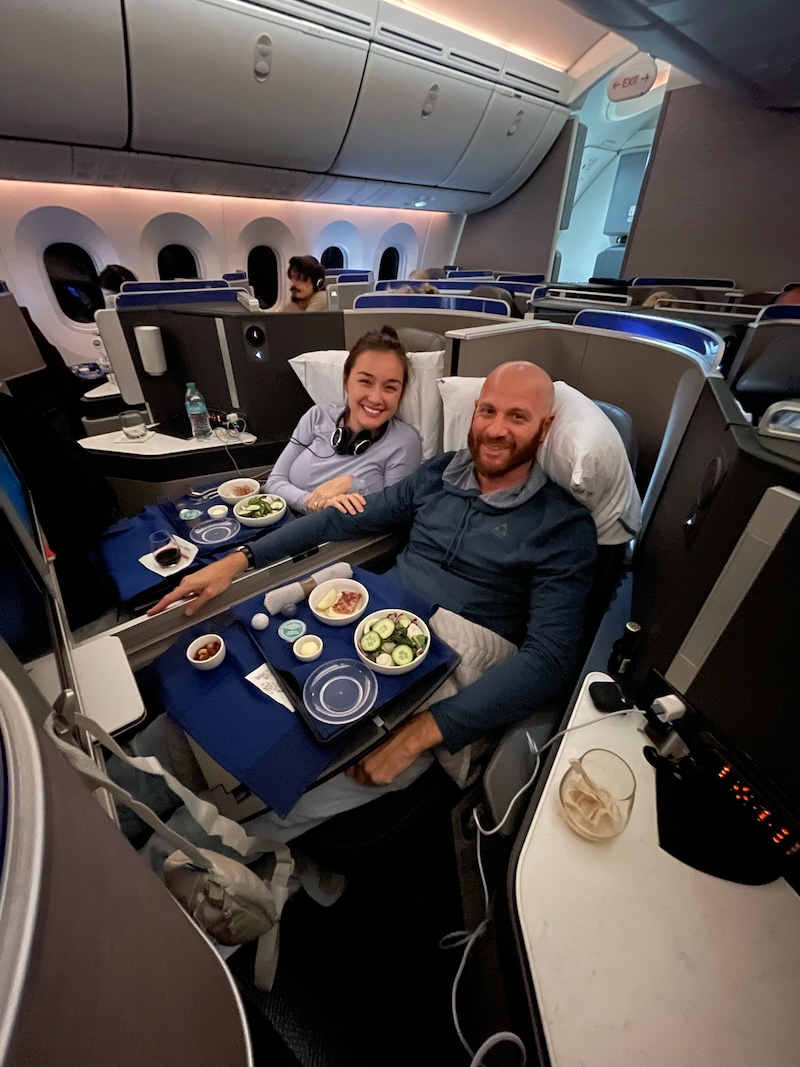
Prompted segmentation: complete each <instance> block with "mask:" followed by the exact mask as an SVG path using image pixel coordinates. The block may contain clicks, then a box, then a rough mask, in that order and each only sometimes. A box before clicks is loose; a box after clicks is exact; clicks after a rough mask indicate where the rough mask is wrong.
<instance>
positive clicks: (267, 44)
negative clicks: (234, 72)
mask: <svg viewBox="0 0 800 1067" xmlns="http://www.w3.org/2000/svg"><path fill="white" fill-rule="evenodd" d="M271 70H272V38H271V37H270V36H269V34H267V33H262V34H261V36H260V37H258V38H257V39H256V53H255V61H254V63H253V76H254V77H255V79H256V81H257V82H265V81H266V80H267V78H268V77H269V72H270V71H271Z"/></svg>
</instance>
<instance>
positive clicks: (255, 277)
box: [247, 245, 278, 308]
mask: <svg viewBox="0 0 800 1067" xmlns="http://www.w3.org/2000/svg"><path fill="white" fill-rule="evenodd" d="M247 278H248V280H249V282H250V285H251V287H252V290H253V292H254V293H255V295H256V299H257V300H258V302H259V304H261V306H262V307H265V308H270V307H272V305H273V304H275V303H277V300H278V257H277V256H276V255H275V253H274V251H273V250H272V249H271V248H270V247H269V245H256V247H255V248H253V249H251V251H250V255H249V256H248V257H247Z"/></svg>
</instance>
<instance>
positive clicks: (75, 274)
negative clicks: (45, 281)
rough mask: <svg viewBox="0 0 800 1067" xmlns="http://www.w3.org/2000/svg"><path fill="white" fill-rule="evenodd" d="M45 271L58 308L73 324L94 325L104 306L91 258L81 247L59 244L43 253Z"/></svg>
mask: <svg viewBox="0 0 800 1067" xmlns="http://www.w3.org/2000/svg"><path fill="white" fill-rule="evenodd" d="M43 258H44V269H45V270H46V271H47V277H48V278H49V279H50V284H51V285H52V287H53V292H54V294H55V298H56V300H57V301H58V306H59V307H60V308H61V310H62V311H63V312H64V314H65V315H66V316H67V318H68V319H72V321H73V322H94V313H95V311H98V310H99V309H100V308H104V307H105V300H104V299H103V293H102V291H101V289H100V284H99V282H98V280H97V268H96V267H95V265H94V261H93V259H92V257H91V256H90V255H89V253H88V252H87V251H85V249H83V248H81V247H80V245H74V244H70V243H69V242H68V241H59V242H58V243H57V244H52V245H48V246H47V248H46V249H45V250H44V256H43Z"/></svg>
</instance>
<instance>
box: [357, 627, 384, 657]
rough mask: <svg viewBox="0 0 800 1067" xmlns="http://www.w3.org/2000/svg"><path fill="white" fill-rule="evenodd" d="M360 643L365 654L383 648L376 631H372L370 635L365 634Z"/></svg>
mask: <svg viewBox="0 0 800 1067" xmlns="http://www.w3.org/2000/svg"><path fill="white" fill-rule="evenodd" d="M359 643H360V645H361V650H362V651H363V652H377V651H378V649H379V648H380V647H381V639H380V637H379V636H378V634H376V633H375V631H374V630H370V632H369V633H368V634H364V636H363V637H362V638H361V641H360V642H359Z"/></svg>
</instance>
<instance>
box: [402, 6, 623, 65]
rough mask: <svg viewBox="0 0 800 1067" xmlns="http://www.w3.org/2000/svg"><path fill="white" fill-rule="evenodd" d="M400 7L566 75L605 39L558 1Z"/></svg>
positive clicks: (597, 28) (599, 30)
mask: <svg viewBox="0 0 800 1067" xmlns="http://www.w3.org/2000/svg"><path fill="white" fill-rule="evenodd" d="M405 6H407V7H411V8H413V9H414V10H416V11H421V12H422V13H423V14H425V15H428V16H429V17H430V18H434V19H443V20H447V21H449V22H451V23H454V24H455V25H458V26H460V27H461V28H462V29H466V30H468V31H469V32H470V33H474V34H477V35H478V36H480V37H486V38H488V39H489V40H493V41H497V42H498V43H499V44H501V45H503V46H504V47H505V48H510V49H511V50H512V51H514V52H522V53H524V54H527V55H530V56H532V57H533V58H534V59H537V60H539V61H540V62H541V63H545V64H547V66H550V67H554V68H555V69H556V70H568V69H569V68H570V67H571V66H572V64H573V63H574V62H575V61H576V60H578V59H580V57H581V56H582V55H583V54H584V52H587V51H588V50H589V49H590V48H591V47H592V46H593V45H594V44H596V43H597V42H598V41H599V40H600V39H601V38H602V37H604V36H605V34H606V30H605V27H603V26H599V25H598V24H597V23H596V22H593V21H591V20H590V19H588V18H586V17H584V16H583V15H580V14H578V13H577V12H576V11H573V10H571V9H570V8H566V7H564V5H563V3H561V0H536V2H535V3H532V2H531V0H504V2H503V3H499V4H498V3H494V4H491V3H487V2H486V0H413V2H411V3H408V4H406V5H405Z"/></svg>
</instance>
